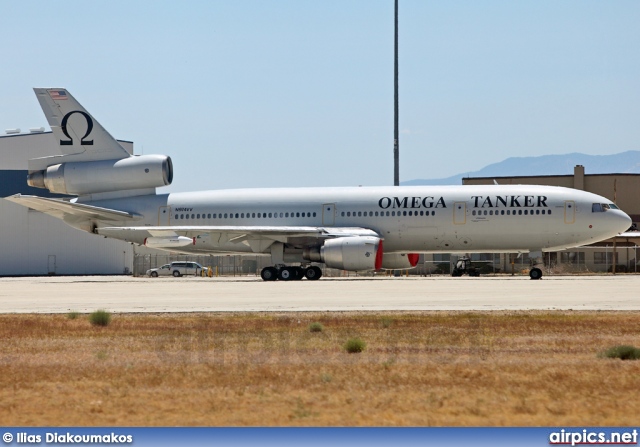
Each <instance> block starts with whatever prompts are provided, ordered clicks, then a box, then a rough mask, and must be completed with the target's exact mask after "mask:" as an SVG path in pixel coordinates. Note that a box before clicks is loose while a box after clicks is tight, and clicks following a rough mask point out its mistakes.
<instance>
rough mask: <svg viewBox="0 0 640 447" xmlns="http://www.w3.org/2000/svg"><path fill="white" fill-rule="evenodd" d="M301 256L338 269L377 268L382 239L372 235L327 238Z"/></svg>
mask: <svg viewBox="0 0 640 447" xmlns="http://www.w3.org/2000/svg"><path fill="white" fill-rule="evenodd" d="M302 256H303V258H304V259H305V260H307V261H313V262H324V263H325V264H326V265H327V267H330V268H335V269H340V270H350V271H357V270H378V269H379V268H380V266H381V265H382V240H381V239H380V238H377V237H373V236H353V237H340V238H337V239H329V240H327V241H325V243H324V245H323V246H321V247H313V248H307V249H305V250H304V252H303V255H302Z"/></svg>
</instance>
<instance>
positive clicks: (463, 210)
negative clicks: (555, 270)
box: [7, 88, 631, 281]
mask: <svg viewBox="0 0 640 447" xmlns="http://www.w3.org/2000/svg"><path fill="white" fill-rule="evenodd" d="M34 90H35V93H36V96H37V98H38V101H39V102H40V105H41V106H42V109H43V111H44V113H45V115H46V117H47V120H48V122H49V125H50V126H51V129H52V131H53V134H54V136H55V138H56V139H57V140H59V144H60V151H61V154H62V155H54V156H51V157H44V158H38V159H33V160H29V175H28V180H27V182H28V184H29V185H31V186H34V187H39V188H46V189H48V190H49V191H50V192H52V193H58V194H66V195H70V196H77V197H74V198H71V199H52V198H41V197H36V196H26V195H20V194H17V195H14V196H11V197H8V198H7V200H10V201H12V202H15V203H18V204H20V205H24V206H26V207H29V208H32V209H35V210H38V211H41V212H43V213H46V214H49V215H52V216H54V217H57V218H59V219H62V220H64V221H65V222H66V223H67V224H69V225H71V226H73V227H75V228H78V229H80V230H84V231H87V232H91V233H96V234H99V235H103V236H106V237H111V238H116V239H120V240H123V241H128V242H132V243H136V244H140V245H143V244H144V245H146V246H148V247H153V248H159V249H164V250H170V251H174V252H182V253H193V254H210V253H238V254H254V255H266V256H271V263H272V265H273V266H272V267H267V268H265V269H263V270H262V272H261V276H262V278H263V279H264V280H265V281H269V280H276V279H280V280H290V279H302V278H307V279H313V280H315V279H319V278H320V276H321V270H320V269H319V268H318V267H317V266H315V265H311V263H324V264H325V265H326V266H327V267H331V268H336V269H343V270H350V271H363V270H375V269H380V268H382V269H405V268H411V267H413V266H415V265H416V263H417V260H418V254H419V253H427V252H431V253H434V252H438V253H477V252H482V253H490V252H494V253H498V252H504V253H506V252H510V253H527V252H529V253H530V254H531V256H533V257H540V256H541V255H542V251H557V250H563V249H566V248H571V247H577V246H580V245H584V244H591V243H594V242H598V241H601V240H604V239H607V238H610V237H613V236H615V235H617V234H618V233H620V232H622V231H625V230H626V229H627V228H629V226H630V225H631V219H630V218H629V216H627V215H626V214H625V213H624V212H622V211H621V210H619V209H618V208H617V207H616V206H615V205H614V204H613V203H612V202H611V201H610V200H608V199H606V198H604V197H601V196H598V195H595V194H591V193H588V192H584V191H578V190H573V189H569V188H560V187H551V186H529V185H515V186H514V185H488V186H412V187H409V186H407V187H397V186H395V187H394V186H379V187H364V188H363V187H359V188H357V187H349V188H281V189H236V190H219V191H202V192H191V193H172V194H156V189H155V188H156V187H161V186H165V185H169V184H171V181H172V178H173V166H172V164H171V159H170V158H169V157H167V156H162V155H141V156H131V155H129V154H128V153H127V152H126V151H125V150H124V149H123V148H122V146H120V144H119V143H118V142H117V141H116V140H115V139H114V138H113V137H112V136H111V135H110V134H109V133H108V132H107V131H106V130H105V129H104V128H103V127H102V126H101V125H100V124H99V123H98V121H96V120H95V118H93V116H91V115H90V114H89V113H88V112H87V111H86V110H85V109H84V108H83V107H82V106H81V105H80V104H79V103H78V102H77V101H76V100H75V99H74V98H73V96H71V94H70V93H69V92H68V91H67V90H65V89H62V88H56V89H46V88H36V89H34ZM530 276H531V278H533V279H539V278H540V277H541V276H542V271H541V270H540V269H539V268H536V267H533V268H532V269H531V271H530Z"/></svg>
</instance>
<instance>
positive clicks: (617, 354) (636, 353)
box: [600, 345, 640, 360]
mask: <svg viewBox="0 0 640 447" xmlns="http://www.w3.org/2000/svg"><path fill="white" fill-rule="evenodd" d="M600 356H601V357H606V358H608V359H620V360H638V359H640V349H638V348H636V347H635V346H629V345H619V346H613V347H611V348H609V349H607V350H606V351H604V352H603V353H602V354H601V355H600Z"/></svg>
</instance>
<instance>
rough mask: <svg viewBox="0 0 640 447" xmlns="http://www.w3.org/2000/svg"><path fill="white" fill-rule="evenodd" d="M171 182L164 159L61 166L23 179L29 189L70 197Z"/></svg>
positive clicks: (168, 162) (149, 157)
mask: <svg viewBox="0 0 640 447" xmlns="http://www.w3.org/2000/svg"><path fill="white" fill-rule="evenodd" d="M172 181H173V164H172V163H171V158H169V157H167V156H165V155H141V156H134V157H127V158H123V159H120V160H102V161H85V162H68V163H61V164H57V165H53V166H49V167H48V168H47V169H45V170H42V171H33V172H30V173H29V176H28V178H27V183H28V184H29V186H33V187H36V188H45V189H48V190H49V191H51V192H52V193H57V194H72V195H85V194H96V193H101V192H112V191H124V190H130V189H144V188H156V187H160V186H167V185H170V184H171V182H172Z"/></svg>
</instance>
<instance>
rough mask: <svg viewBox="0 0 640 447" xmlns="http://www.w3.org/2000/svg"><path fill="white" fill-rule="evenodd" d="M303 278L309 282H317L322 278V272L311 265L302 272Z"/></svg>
mask: <svg viewBox="0 0 640 447" xmlns="http://www.w3.org/2000/svg"><path fill="white" fill-rule="evenodd" d="M304 276H305V278H307V279H308V280H309V281H317V280H319V279H320V277H322V270H320V267H317V266H315V265H313V266H311V267H309V268H308V269H307V270H306V271H305V272H304Z"/></svg>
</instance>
